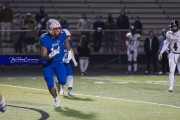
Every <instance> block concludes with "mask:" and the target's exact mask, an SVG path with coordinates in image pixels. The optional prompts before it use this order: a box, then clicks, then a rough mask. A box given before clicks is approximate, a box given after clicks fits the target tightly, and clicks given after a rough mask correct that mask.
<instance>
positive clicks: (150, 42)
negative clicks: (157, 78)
mask: <svg viewBox="0 0 180 120" xmlns="http://www.w3.org/2000/svg"><path fill="white" fill-rule="evenodd" d="M144 51H145V53H146V71H145V74H149V72H150V65H151V60H152V63H153V67H154V74H157V57H158V55H157V54H158V51H159V42H158V39H157V37H156V36H155V35H154V32H153V31H149V36H148V37H147V38H146V39H145V43H144Z"/></svg>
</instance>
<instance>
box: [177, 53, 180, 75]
mask: <svg viewBox="0 0 180 120" xmlns="http://www.w3.org/2000/svg"><path fill="white" fill-rule="evenodd" d="M177 56H178V58H177V69H178V74H180V54H178V55H177Z"/></svg>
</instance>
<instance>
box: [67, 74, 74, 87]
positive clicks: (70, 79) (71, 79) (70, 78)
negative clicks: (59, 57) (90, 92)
mask: <svg viewBox="0 0 180 120" xmlns="http://www.w3.org/2000/svg"><path fill="white" fill-rule="evenodd" d="M67 82H68V88H69V87H71V88H72V86H73V76H72V75H71V76H70V75H69V76H68V77H67Z"/></svg>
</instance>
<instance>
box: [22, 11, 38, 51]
mask: <svg viewBox="0 0 180 120" xmlns="http://www.w3.org/2000/svg"><path fill="white" fill-rule="evenodd" d="M24 25H25V28H26V30H29V31H27V32H26V33H25V44H26V52H27V53H30V52H37V48H36V39H35V36H36V29H37V26H36V22H35V20H34V19H32V17H31V13H27V14H26V18H25V23H24Z"/></svg>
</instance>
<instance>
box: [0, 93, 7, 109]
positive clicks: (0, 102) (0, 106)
mask: <svg viewBox="0 0 180 120" xmlns="http://www.w3.org/2000/svg"><path fill="white" fill-rule="evenodd" d="M0 111H1V112H5V111H6V103H5V100H4V97H3V96H2V95H1V94H0Z"/></svg>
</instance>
